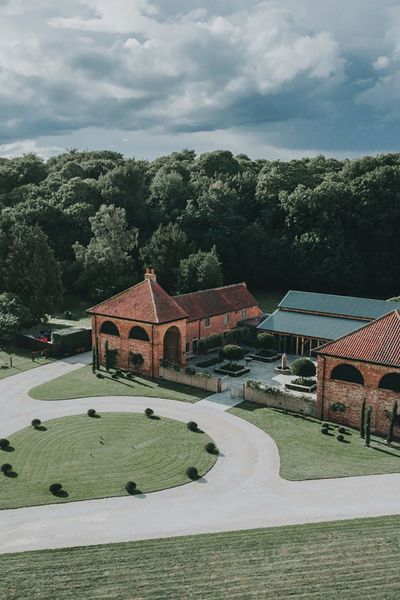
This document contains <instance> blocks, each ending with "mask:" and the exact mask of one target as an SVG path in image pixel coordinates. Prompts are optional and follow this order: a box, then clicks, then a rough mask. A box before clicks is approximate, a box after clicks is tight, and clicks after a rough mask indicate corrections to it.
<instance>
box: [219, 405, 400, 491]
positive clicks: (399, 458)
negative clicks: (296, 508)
mask: <svg viewBox="0 0 400 600" xmlns="http://www.w3.org/2000/svg"><path fill="white" fill-rule="evenodd" d="M230 412H231V413H232V414H234V415H237V416H239V417H242V418H243V419H246V420H247V421H250V423H253V425H256V426H257V427H259V428H260V429H262V430H263V431H265V432H266V433H268V434H269V435H270V436H271V437H272V438H273V439H274V440H275V442H276V444H277V446H278V449H279V455H280V459H281V470H280V474H281V477H283V478H284V479H290V480H303V479H324V478H327V477H348V476H353V475H377V474H380V473H398V472H400V445H399V444H393V447H390V448H388V447H387V446H386V444H385V442H384V440H383V439H381V438H377V437H374V436H372V442H371V448H366V447H365V446H364V440H362V439H361V438H360V434H359V432H358V431H355V430H352V429H350V428H348V427H347V428H346V434H345V436H344V437H345V442H338V441H337V440H336V435H337V428H336V427H335V428H334V426H333V425H332V426H331V428H330V432H329V435H323V434H322V433H321V423H320V421H317V420H316V419H312V418H308V417H302V416H301V415H292V414H286V415H285V414H284V413H283V412H282V411H280V410H276V409H272V408H267V407H264V406H260V405H258V404H251V403H250V402H243V403H242V404H240V405H239V406H237V407H235V408H233V409H231V410H230Z"/></svg>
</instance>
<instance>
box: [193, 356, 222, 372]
mask: <svg viewBox="0 0 400 600" xmlns="http://www.w3.org/2000/svg"><path fill="white" fill-rule="evenodd" d="M219 362H220V359H219V358H218V357H214V358H209V359H208V360H202V361H200V362H198V363H197V366H198V367H200V368H201V369H206V368H207V367H213V366H214V365H217V364H218V363H219Z"/></svg>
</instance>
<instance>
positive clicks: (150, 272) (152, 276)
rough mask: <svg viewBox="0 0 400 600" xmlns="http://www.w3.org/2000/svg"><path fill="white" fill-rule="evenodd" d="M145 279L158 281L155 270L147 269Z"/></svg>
mask: <svg viewBox="0 0 400 600" xmlns="http://www.w3.org/2000/svg"><path fill="white" fill-rule="evenodd" d="M144 278H145V279H151V280H152V281H157V275H156V274H155V273H154V269H149V268H146V273H145V274H144Z"/></svg>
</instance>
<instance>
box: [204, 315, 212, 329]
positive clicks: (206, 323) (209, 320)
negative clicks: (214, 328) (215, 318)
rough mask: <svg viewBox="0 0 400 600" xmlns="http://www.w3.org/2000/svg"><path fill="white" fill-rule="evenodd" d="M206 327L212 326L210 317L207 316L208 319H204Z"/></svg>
mask: <svg viewBox="0 0 400 600" xmlns="http://www.w3.org/2000/svg"><path fill="white" fill-rule="evenodd" d="M204 327H211V319H210V317H207V318H206V319H204Z"/></svg>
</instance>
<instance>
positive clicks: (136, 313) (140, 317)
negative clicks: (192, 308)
mask: <svg viewBox="0 0 400 600" xmlns="http://www.w3.org/2000/svg"><path fill="white" fill-rule="evenodd" d="M88 312H89V313H94V314H99V315H106V316H109V317H116V318H118V317H119V318H123V319H131V320H132V321H143V322H144V323H168V322H169V321H176V320H178V319H185V318H186V317H187V314H186V312H185V311H184V310H183V309H182V308H181V307H180V306H179V305H178V304H177V303H176V302H175V301H174V299H173V298H171V296H169V295H168V294H167V292H165V291H164V290H163V289H162V287H161V286H160V285H159V284H158V283H157V282H156V281H153V280H152V279H145V280H144V281H142V282H141V283H138V284H137V285H134V286H133V287H131V288H129V289H128V290H125V291H124V292H121V293H120V294H117V295H116V296H113V297H112V298H110V299H109V300H106V301H105V302H101V303H100V304H97V305H96V306H94V307H93V308H90V309H89V310H88Z"/></svg>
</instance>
